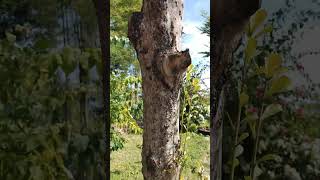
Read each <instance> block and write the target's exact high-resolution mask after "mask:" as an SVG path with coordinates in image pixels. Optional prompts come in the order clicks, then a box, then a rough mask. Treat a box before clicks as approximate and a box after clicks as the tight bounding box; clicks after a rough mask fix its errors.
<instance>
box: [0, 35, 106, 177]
mask: <svg viewBox="0 0 320 180" xmlns="http://www.w3.org/2000/svg"><path fill="white" fill-rule="evenodd" d="M0 56H1V58H0V77H1V81H0V104H1V108H0V137H1V146H0V156H1V158H0V159H1V160H0V164H1V171H0V179H72V178H80V177H81V176H83V174H87V178H88V179H99V178H103V177H104V176H105V173H104V172H102V171H101V165H102V166H104V163H103V160H102V159H103V156H104V152H105V143H104V126H103V124H104V123H103V122H102V120H101V116H100V115H99V114H97V116H96V117H95V116H92V117H93V118H91V119H90V120H88V119H87V121H86V122H84V121H83V119H84V116H83V115H82V114H83V111H82V110H81V108H79V103H80V102H79V101H80V99H81V98H80V96H82V95H83V94H87V95H88V96H89V95H90V96H91V97H98V96H97V95H96V93H97V94H99V92H98V89H100V87H99V85H100V82H97V83H94V84H89V83H86V82H81V83H80V84H79V86H75V87H69V86H67V83H66V82H61V81H60V80H59V78H58V75H57V71H56V70H57V68H59V67H60V68H62V69H63V70H64V71H65V73H70V72H71V71H72V70H74V69H75V68H76V66H77V65H78V63H79V62H78V61H77V59H76V58H77V57H79V59H81V58H83V57H82V56H85V57H86V58H87V60H88V61H89V59H90V58H91V57H92V56H90V55H87V54H86V52H85V51H84V52H80V51H79V50H77V49H71V48H66V49H64V50H63V51H62V52H59V51H58V52H55V53H47V52H45V53H41V52H37V51H35V50H34V49H31V48H19V47H17V46H16V45H15V44H14V42H13V39H12V38H9V39H5V40H1V42H0ZM83 61H84V60H83ZM95 63H96V64H98V62H95ZM89 112H91V111H89V110H88V112H87V113H89ZM79 114H81V115H79Z"/></svg>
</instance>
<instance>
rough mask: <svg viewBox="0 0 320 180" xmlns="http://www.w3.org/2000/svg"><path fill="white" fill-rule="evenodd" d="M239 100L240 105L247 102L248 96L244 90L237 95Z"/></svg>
mask: <svg viewBox="0 0 320 180" xmlns="http://www.w3.org/2000/svg"><path fill="white" fill-rule="evenodd" d="M239 102H240V107H242V106H244V105H246V104H247V103H248V102H249V96H248V95H247V94H246V93H245V92H242V93H241V94H240V96H239Z"/></svg>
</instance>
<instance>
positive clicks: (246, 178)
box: [244, 176, 252, 180]
mask: <svg viewBox="0 0 320 180" xmlns="http://www.w3.org/2000/svg"><path fill="white" fill-rule="evenodd" d="M244 180H252V179H251V177H250V176H245V177H244Z"/></svg>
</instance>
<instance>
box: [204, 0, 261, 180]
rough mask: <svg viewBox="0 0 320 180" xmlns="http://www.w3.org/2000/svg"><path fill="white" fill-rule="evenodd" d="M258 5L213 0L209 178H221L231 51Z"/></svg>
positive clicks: (248, 1) (255, 2) (249, 0)
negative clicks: (226, 88)
mask: <svg viewBox="0 0 320 180" xmlns="http://www.w3.org/2000/svg"><path fill="white" fill-rule="evenodd" d="M259 7H260V0H242V1H239V0H214V1H213V12H212V14H213V15H212V17H213V18H212V19H213V23H211V24H213V33H212V34H213V47H212V51H213V56H211V57H212V60H211V62H210V74H211V80H210V87H212V88H211V89H210V102H213V103H212V104H211V107H210V110H211V111H210V116H211V123H210V178H211V179H213V180H220V179H221V178H222V171H221V170H222V169H221V168H222V138H223V114H224V111H223V110H224V104H225V97H226V94H225V90H224V88H225V84H226V82H227V80H228V69H229V67H230V66H231V64H232V54H233V52H234V51H235V50H236V48H237V46H238V44H239V43H240V40H241V36H242V34H243V31H244V28H245V25H246V24H247V22H248V20H249V17H250V16H251V15H253V14H254V13H255V12H256V11H257V10H258V9H259Z"/></svg>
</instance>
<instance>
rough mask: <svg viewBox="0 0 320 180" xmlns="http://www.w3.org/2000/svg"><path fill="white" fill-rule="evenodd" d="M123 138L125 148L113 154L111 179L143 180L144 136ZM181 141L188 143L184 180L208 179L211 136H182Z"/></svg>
mask: <svg viewBox="0 0 320 180" xmlns="http://www.w3.org/2000/svg"><path fill="white" fill-rule="evenodd" d="M123 136H124V137H125V139H126V143H125V145H124V148H123V149H121V150H118V151H116V152H112V153H111V171H110V172H111V179H112V180H131V179H134V180H143V176H142V173H141V168H142V165H141V147H142V146H141V145H142V135H132V134H129V135H123ZM186 139H187V140H186ZM181 140H182V145H183V143H184V142H187V143H186V148H185V149H186V154H187V155H186V156H185V157H186V159H185V165H184V166H183V167H184V168H183V171H182V176H183V178H182V179H183V180H198V179H206V178H205V177H207V176H208V174H209V157H210V156H209V155H210V153H209V136H206V137H205V136H202V135H197V134H194V133H188V134H182V135H181ZM202 169H203V171H202ZM201 171H202V173H201ZM201 177H202V178H201Z"/></svg>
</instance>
